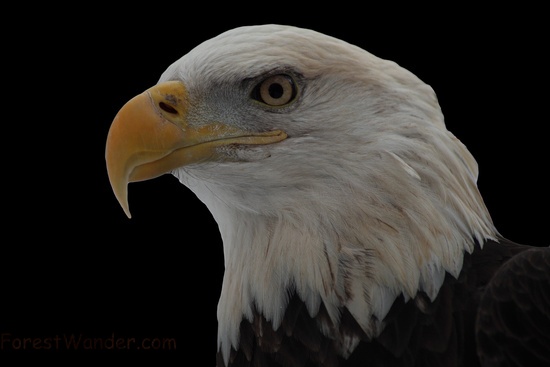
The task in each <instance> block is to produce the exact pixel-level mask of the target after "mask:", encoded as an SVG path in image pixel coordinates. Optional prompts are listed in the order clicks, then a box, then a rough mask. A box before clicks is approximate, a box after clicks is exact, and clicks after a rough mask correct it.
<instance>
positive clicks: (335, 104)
mask: <svg viewBox="0 0 550 367" xmlns="http://www.w3.org/2000/svg"><path fill="white" fill-rule="evenodd" d="M106 160H107V169H108V173H109V178H110V180H111V184H112V187H113V190H114V192H115V195H116V196H117V198H118V200H119V202H120V203H121V205H122V207H123V209H124V210H125V211H126V213H127V215H128V216H129V208H128V202H127V197H126V195H127V194H126V186H127V184H128V183H129V182H134V181H141V180H146V179H150V178H154V177H157V176H159V175H161V174H164V173H171V174H173V175H174V176H175V177H177V178H178V179H179V180H180V181H181V182H182V183H183V184H184V185H185V186H187V187H188V188H189V189H190V190H192V191H193V192H194V193H195V194H196V195H197V196H198V197H199V198H200V199H201V200H202V201H203V202H204V203H205V205H206V206H207V207H208V209H209V210H210V212H211V213H212V215H213V217H214V219H215V220H216V221H217V223H218V225H219V230H220V233H221V236H222V240H223V246H224V257H225V269H226V270H225V276H224V282H223V286H222V293H221V296H220V302H219V306H218V321H219V333H218V345H219V348H220V351H221V353H222V354H223V358H224V361H225V363H226V364H227V361H228V358H229V354H230V350H231V349H238V346H239V342H240V333H239V327H240V324H241V322H242V321H243V320H247V321H249V322H253V321H254V317H255V316H254V315H255V314H256V313H259V314H261V315H262V317H264V318H265V320H267V321H268V322H269V323H270V325H271V326H272V327H273V329H275V330H276V329H277V328H278V327H279V326H280V325H281V322H282V320H283V318H284V317H285V309H286V306H287V303H288V300H289V296H288V295H289V294H290V293H292V294H296V295H297V296H298V297H299V298H300V300H301V301H302V302H304V305H305V307H306V308H307V312H308V314H309V315H310V316H311V317H315V316H316V315H317V314H318V313H319V312H320V309H321V308H322V309H323V310H324V311H323V312H325V311H326V313H327V315H328V321H326V322H320V324H319V327H320V329H321V330H322V332H323V334H324V335H325V336H326V337H328V338H330V339H332V340H336V341H337V343H336V344H337V348H338V350H339V353H340V354H341V355H343V356H347V355H349V354H350V353H352V352H353V350H354V348H355V347H356V345H357V343H358V339H357V338H358V337H357V336H349V335H347V334H346V335H344V334H342V333H343V332H342V331H341V329H339V328H338V325H339V320H340V316H341V314H342V310H344V309H345V310H347V311H348V312H349V313H350V314H351V315H352V317H353V318H354V319H355V321H356V322H357V323H358V325H359V326H360V328H361V330H362V332H363V333H364V335H366V336H368V337H375V336H377V335H378V334H379V333H380V332H381V331H382V330H383V328H384V322H383V320H384V317H385V316H386V314H387V313H388V311H389V309H390V307H391V305H392V303H393V301H394V300H395V299H396V298H397V297H399V296H403V297H404V298H405V299H406V300H407V299H411V298H414V297H415V296H416V294H417V293H418V292H419V291H422V292H425V293H426V294H427V295H428V297H429V298H430V299H432V300H433V299H434V298H435V297H436V296H437V294H438V291H439V289H440V287H441V284H442V283H443V280H444V278H445V274H446V273H449V274H451V275H453V276H455V277H458V274H459V273H460V270H461V268H462V259H463V254H464V252H471V251H473V248H474V242H476V241H477V242H479V243H483V242H484V241H485V240H486V239H488V238H489V239H491V238H495V236H496V230H495V229H494V226H493V224H492V221H491V218H490V216H489V214H488V212H487V209H486V208H485V205H484V203H483V200H482V199H481V196H480V194H479V191H478V189H477V187H476V180H477V164H476V162H475V160H474V159H473V157H472V156H471V155H470V153H469V152H468V151H467V149H466V147H465V146H464V145H463V144H462V143H461V142H460V141H459V140H458V139H456V137H454V135H453V134H452V133H450V132H449V131H447V130H446V128H445V124H444V120H443V115H442V113H441V110H440V108H439V105H438V103H437V98H436V96H435V93H434V92H433V90H432V89H431V88H430V87H429V86H428V85H426V84H425V83H423V82H422V81H421V80H420V79H418V78H417V77H416V76H414V75H413V74H412V73H410V72H409V71H407V70H405V69H403V68H401V67H400V66H398V65H397V64H396V63H394V62H391V61H387V60H383V59H380V58H378V57H376V56H374V55H372V54H370V53H368V52H367V51H365V50H362V49H360V48H358V47H356V46H353V45H350V44H348V43H346V42H344V41H341V40H338V39H335V38H333V37H330V36H327V35H323V34H320V33H317V32H315V31H312V30H306V29H300V28H296V27H288V26H279V25H264V26H251V27H241V28H237V29H234V30H230V31H227V32H225V33H223V34H221V35H219V36H217V37H215V38H213V39H211V40H208V41H205V42H204V43H202V44H201V45H199V46H197V47H196V48H195V49H193V50H191V51H190V52H189V53H187V54H186V55H184V56H183V57H182V58H181V59H179V60H177V61H176V62H174V63H173V64H172V65H170V66H169V67H168V68H167V70H166V71H165V72H164V73H163V74H162V76H161V77H160V80H159V83H158V84H157V85H156V86H153V87H152V88H150V89H148V90H147V91H145V92H144V93H142V94H140V95H138V96H136V97H135V98H134V99H132V100H130V101H129V102H128V103H127V104H126V105H125V106H124V107H123V108H122V109H121V110H120V112H119V114H118V115H117V117H115V119H114V121H113V124H112V127H111V129H110V131H109V135H108V137H107V146H106Z"/></svg>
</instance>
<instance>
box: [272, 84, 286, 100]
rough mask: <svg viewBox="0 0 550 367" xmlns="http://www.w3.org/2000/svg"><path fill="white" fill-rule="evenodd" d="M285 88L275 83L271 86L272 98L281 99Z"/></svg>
mask: <svg viewBox="0 0 550 367" xmlns="http://www.w3.org/2000/svg"><path fill="white" fill-rule="evenodd" d="M283 92H284V91H283V86H282V85H281V84H279V83H273V84H271V85H270V86H269V95H270V96H271V98H275V99H277V98H281V97H282V96H283Z"/></svg>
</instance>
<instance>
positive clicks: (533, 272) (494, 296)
mask: <svg viewBox="0 0 550 367" xmlns="http://www.w3.org/2000/svg"><path fill="white" fill-rule="evenodd" d="M519 253H521V254H519ZM516 255H517V256H516ZM510 259H514V260H512V261H508V260H510ZM516 259H517V260H516ZM503 264H504V265H503ZM549 269H550V249H548V248H532V247H529V246H523V245H519V244H515V243H513V242H510V241H508V240H505V239H501V240H500V243H496V242H493V241H488V242H487V243H485V244H484V247H483V249H480V248H479V247H476V249H475V251H474V252H473V253H472V254H471V255H470V254H465V258H464V266H463V270H462V272H461V273H460V276H459V278H458V279H455V278H454V277H452V276H451V275H449V274H447V276H446V278H445V281H444V283H443V286H442V287H441V289H440V291H439V294H438V296H437V297H436V299H435V300H434V302H431V301H430V299H429V297H428V296H427V295H426V294H425V293H423V292H419V293H418V294H417V296H416V297H415V298H414V299H411V300H409V301H407V302H405V301H404V299H403V297H398V298H397V299H396V301H395V302H394V304H393V306H392V308H391V310H390V312H389V313H388V315H387V316H386V318H385V325H386V326H385V329H384V331H383V332H382V333H381V334H380V335H379V336H378V337H377V338H375V339H374V340H369V339H368V338H367V336H366V335H365V334H364V333H363V331H362V330H361V328H360V327H359V325H358V324H357V323H356V322H355V320H354V318H353V316H352V315H351V314H350V313H349V312H348V311H347V309H345V308H344V309H342V310H341V311H342V315H341V321H340V325H339V327H340V328H341V329H342V330H344V329H345V330H347V331H346V332H347V333H350V334H355V335H360V336H361V342H360V343H359V344H358V346H357V347H356V348H355V350H354V352H353V353H352V354H351V356H349V358H347V359H344V358H342V356H340V355H338V354H337V348H336V347H335V344H334V342H333V341H332V340H330V339H329V338H327V337H326V336H324V335H323V334H322V333H321V331H320V329H319V327H318V325H319V323H321V322H330V318H329V317H328V315H327V314H326V311H325V309H324V307H321V310H320V311H319V313H318V314H317V315H316V316H315V317H314V318H311V317H310V316H309V314H308V312H307V309H306V307H305V305H304V303H303V302H302V301H301V300H300V299H299V297H298V296H297V295H296V293H295V292H291V297H290V301H289V304H288V307H287V310H286V313H285V316H284V321H283V323H282V325H281V327H280V328H278V330H273V328H272V325H271V323H270V322H268V321H266V319H265V318H264V317H263V316H262V315H260V314H259V313H258V312H257V311H255V314H254V320H253V322H248V321H246V320H243V321H242V322H241V327H240V336H241V339H240V344H239V349H238V350H234V349H233V350H232V351H231V357H230V362H229V366H254V367H260V366H261V367H276V366H277V367H279V366H286V367H313V366H323V367H335V366H365V365H368V366H396V367H406V366H424V367H429V366H437V367H446V366H449V367H451V366H453V367H458V366H468V367H473V366H484V367H485V366H513V365H525V366H527V364H521V363H518V364H514V363H513V362H506V361H507V360H510V358H512V359H514V358H517V360H518V362H522V360H524V359H525V358H531V357H533V356H535V358H536V355H537V353H540V354H541V358H540V361H541V362H540V363H543V361H544V363H548V349H547V348H546V349H544V347H543V345H541V343H548V340H549V339H548V338H549V337H548V334H546V335H545V334H544V332H543V330H547V331H548V330H550V311H549V307H550V281H549V279H550V271H549ZM495 274H496V275H495ZM533 286H534V287H536V289H537V290H538V292H535V293H534V295H535V298H534V299H530V298H529V295H532V294H533V293H532V289H531V287H533ZM486 288H487V289H486ZM480 301H481V303H480ZM480 307H481V309H480V313H479V315H480V316H479V320H480V323H479V325H480V328H479V329H478V330H477V335H478V338H480V344H479V354H480V356H478V351H477V350H478V346H477V343H476V328H477V326H476V318H477V317H478V316H477V315H478V309H479V308H480ZM512 322H513V323H514V324H511V323H512ZM512 334H515V336H514V335H512ZM508 342H510V343H511V344H507V343H508ZM495 343H502V344H500V345H496V344H495ZM548 346H550V344H547V345H546V347H548ZM503 350H507V351H508V352H507V353H504V352H503ZM491 351H492V352H493V353H491V354H490V355H489V354H488V353H490V352H491ZM514 353H518V354H520V355H523V356H525V357H514V356H513V355H512V354H514ZM481 362H483V364H481ZM493 362H495V363H493ZM217 363H218V366H219V367H223V366H225V364H224V362H223V358H222V355H221V353H218V358H217ZM540 363H539V364H536V365H541V366H542V365H547V364H540ZM529 366H535V365H533V364H529Z"/></svg>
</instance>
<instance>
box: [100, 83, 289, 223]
mask: <svg viewBox="0 0 550 367" xmlns="http://www.w3.org/2000/svg"><path fill="white" fill-rule="evenodd" d="M188 108H189V104H188V95H187V90H186V88H185V85H184V84H183V83H181V82H175V81H172V82H166V83H161V84H158V85H156V86H154V87H152V88H150V89H148V90H146V91H145V92H143V93H142V94H139V95H137V96H136V97H134V98H132V99H131V100H130V101H128V102H127V103H126V104H125V105H124V106H123V107H122V108H121V109H120V111H119V112H118V114H117V115H116V116H115V119H114V120H113V122H112V124H111V128H110V129H109V133H108V135H107V144H106V149H105V159H106V163H107V173H108V175H109V181H110V182H111V187H112V189H113V191H114V194H115V196H116V198H117V199H118V201H119V203H120V205H121V206H122V209H123V210H124V212H125V213H126V215H127V216H128V218H130V217H131V215H130V210H129V207H128V192H127V186H128V183H130V182H135V181H144V180H148V179H151V178H155V177H158V176H160V175H162V174H164V173H168V172H170V171H172V170H173V169H175V168H178V167H181V166H185V165H188V164H192V163H199V162H204V161H208V160H213V159H216V158H217V157H219V155H218V153H217V148H218V147H220V146H224V145H229V144H271V143H276V142H279V141H281V140H284V139H286V137H287V135H286V133H285V132H284V131H281V130H275V131H268V132H263V133H256V132H250V131H243V130H239V129H237V128H234V127H231V126H228V125H225V124H221V123H216V122H213V123H208V124H206V125H200V126H191V125H189V124H188V122H187V113H188Z"/></svg>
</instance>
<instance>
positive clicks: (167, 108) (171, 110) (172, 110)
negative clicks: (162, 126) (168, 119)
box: [159, 102, 178, 115]
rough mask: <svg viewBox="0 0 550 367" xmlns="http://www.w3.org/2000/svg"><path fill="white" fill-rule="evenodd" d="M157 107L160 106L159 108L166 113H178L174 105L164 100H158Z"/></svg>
mask: <svg viewBox="0 0 550 367" xmlns="http://www.w3.org/2000/svg"><path fill="white" fill-rule="evenodd" d="M159 107H160V109H161V110H163V111H166V112H168V113H171V114H174V115H177V114H178V110H176V109H175V108H174V107H172V106H170V105H169V104H166V103H164V102H160V103H159Z"/></svg>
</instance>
